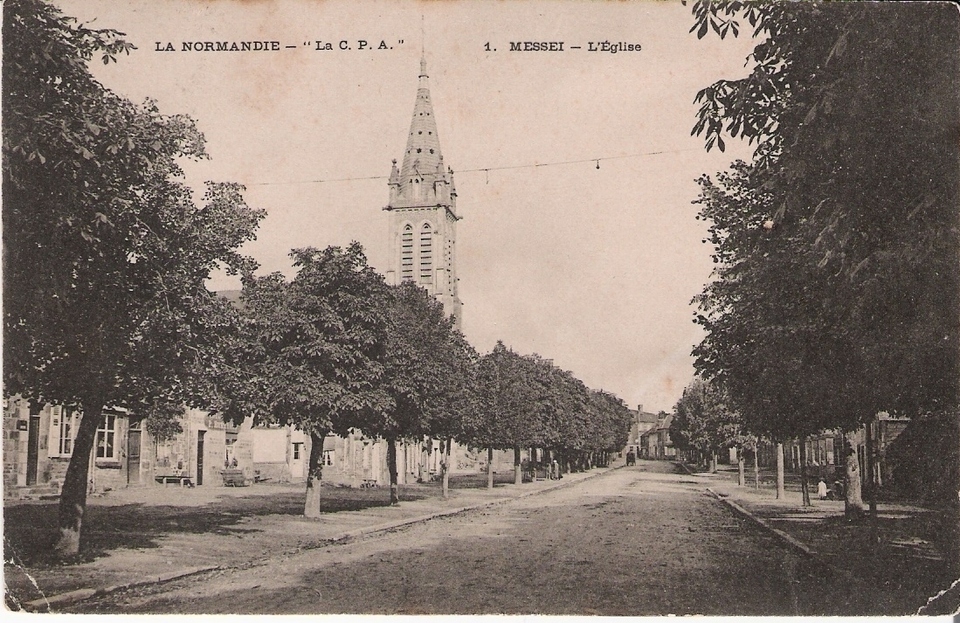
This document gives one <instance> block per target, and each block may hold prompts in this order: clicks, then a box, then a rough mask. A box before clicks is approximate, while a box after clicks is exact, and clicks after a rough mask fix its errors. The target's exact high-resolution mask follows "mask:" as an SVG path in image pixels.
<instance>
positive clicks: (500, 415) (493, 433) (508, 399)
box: [472, 342, 541, 484]
mask: <svg viewBox="0 0 960 623" xmlns="http://www.w3.org/2000/svg"><path fill="white" fill-rule="evenodd" d="M534 365H535V364H533V362H532V361H530V360H525V359H524V357H522V356H521V355H519V354H517V353H515V352H513V351H512V350H510V349H508V348H507V347H506V346H504V344H503V342H497V344H496V346H494V348H493V350H492V351H491V352H489V353H487V354H486V355H484V356H483V357H481V358H480V363H479V367H478V370H477V385H478V400H479V408H480V411H481V413H482V414H483V415H484V421H483V422H482V423H480V424H479V425H478V426H477V427H475V430H474V431H473V434H472V442H473V443H475V444H476V445H478V446H481V447H484V446H485V447H487V448H491V449H493V448H496V449H502V450H507V449H512V450H513V452H514V482H515V483H516V484H520V483H521V478H522V475H521V471H520V451H521V448H524V447H530V446H531V445H533V443H534V442H535V441H536V440H537V439H538V437H537V435H538V434H539V432H540V429H541V422H540V421H539V419H538V417H537V414H538V402H537V395H536V394H535V389H534V387H533V385H532V383H533V382H534V381H533V379H534V372H533V370H534ZM491 456H492V455H491ZM490 469H491V470H492V465H491V467H490Z"/></svg>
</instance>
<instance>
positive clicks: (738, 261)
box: [678, 0, 960, 560]
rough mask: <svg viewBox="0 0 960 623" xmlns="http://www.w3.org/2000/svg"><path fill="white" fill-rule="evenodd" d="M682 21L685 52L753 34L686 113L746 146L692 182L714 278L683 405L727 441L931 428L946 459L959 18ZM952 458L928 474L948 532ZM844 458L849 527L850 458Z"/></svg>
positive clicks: (955, 352)
mask: <svg viewBox="0 0 960 623" xmlns="http://www.w3.org/2000/svg"><path fill="white" fill-rule="evenodd" d="M693 14H694V21H695V23H694V25H693V28H692V29H691V31H696V32H697V35H698V36H699V37H703V36H706V35H707V34H708V33H710V32H713V33H715V34H717V35H719V36H720V37H724V36H726V35H727V34H732V35H734V36H736V35H737V34H738V32H739V30H740V28H741V27H746V25H747V24H749V27H750V28H751V29H752V30H753V33H754V35H755V36H756V37H757V40H758V43H757V45H756V46H755V48H754V50H753V53H752V54H751V55H750V57H749V59H748V61H749V63H750V65H751V67H750V70H749V75H748V76H747V77H745V78H742V79H737V80H721V81H718V82H716V83H714V84H712V85H710V86H708V87H706V88H705V89H703V90H702V91H701V92H700V93H699V94H698V95H697V97H696V100H697V102H699V103H700V104H701V108H700V111H699V115H698V120H697V123H696V125H695V127H694V133H695V134H699V135H702V136H704V138H705V140H706V146H707V148H708V149H710V148H712V147H714V146H716V147H718V148H719V149H721V150H722V149H724V137H728V139H729V137H740V138H744V139H747V140H748V141H749V142H751V143H752V144H755V145H756V151H755V154H754V156H753V159H752V160H751V161H750V162H743V161H738V162H735V163H733V164H732V165H731V167H730V168H729V169H728V170H727V171H724V172H722V173H720V174H718V175H717V176H715V177H710V176H703V177H702V178H701V179H700V180H699V182H700V186H701V195H700V198H699V200H698V201H697V203H699V204H700V206H701V212H700V218H701V219H703V220H705V221H706V222H707V223H708V224H709V242H710V243H711V244H712V245H713V248H714V261H715V263H716V266H717V267H716V270H715V273H714V279H713V281H712V283H710V284H708V285H707V286H706V287H705V289H704V290H703V292H702V293H701V294H700V295H699V296H698V297H697V298H696V299H695V301H696V303H698V305H699V311H698V313H697V315H696V322H697V323H699V324H700V325H701V326H702V327H703V328H704V330H705V334H706V336H705V338H704V339H703V341H702V342H701V343H700V344H699V345H698V346H697V347H696V349H695V350H694V355H695V357H696V367H697V370H698V374H699V375H700V377H702V380H701V381H697V384H699V385H697V386H699V387H702V386H704V384H706V385H709V386H711V387H713V389H711V390H710V391H715V392H716V394H717V395H719V396H722V402H723V404H724V405H725V409H726V411H727V412H728V413H730V414H735V419H736V421H737V423H738V427H737V430H736V432H735V434H734V435H733V436H734V437H735V436H736V435H743V434H750V435H756V436H760V437H764V438H766V439H769V440H771V441H773V442H774V443H779V442H782V441H785V440H788V439H803V438H805V437H806V436H808V435H811V434H815V433H817V432H819V431H822V430H827V429H831V430H839V431H842V432H844V433H850V432H852V431H854V430H857V429H859V428H860V427H861V426H862V425H863V424H865V423H868V422H870V421H871V420H872V419H873V418H874V417H875V416H876V414H877V413H879V412H882V411H886V412H889V413H893V414H898V415H903V416H907V417H913V418H916V419H917V425H923V422H925V421H928V418H930V417H937V418H940V419H944V420H945V421H947V422H949V423H950V426H949V427H948V428H949V429H950V430H952V433H951V435H952V436H953V439H954V440H955V442H957V441H960V427H958V413H960V408H958V407H960V405H958V396H960V391H958V385H960V383H958V381H960V312H958V310H960V270H958V266H957V263H958V258H960V222H958V214H960V213H958V211H957V205H958V200H960V167H958V162H960V142H958V141H957V131H956V129H957V120H958V119H960V60H958V58H957V56H956V54H949V53H944V50H956V49H957V46H958V43H960V25H958V19H957V17H958V16H957V12H956V9H955V7H953V6H950V5H937V4H916V3H903V4H901V3H889V4H887V3H885V4H876V3H812V2H811V3H807V2H784V3H768V2H760V1H751V0H746V1H742V0H722V1H720V2H716V1H707V0H699V1H697V2H695V3H694V4H693ZM744 22H745V23H744ZM696 391H698V390H696V387H693V386H692V387H691V392H696ZM681 402H683V401H681ZM681 408H685V405H684V404H681V405H678V411H679V410H680V409H681ZM919 416H924V417H923V418H919ZM708 420H709V418H708ZM726 423H727V420H726V419H724V418H720V420H719V427H718V428H717V429H716V430H714V431H712V434H713V435H714V437H716V438H723V437H725V433H724V432H722V429H723V427H724V426H726ZM866 430H867V431H868V432H869V430H870V428H869V427H868V428H867V429H866ZM728 432H729V431H728ZM690 434H692V435H693V436H695V437H696V436H697V434H698V433H696V432H691V433H690ZM727 441H728V440H724V442H723V443H726V442H727ZM871 441H872V440H870V439H869V438H868V439H867V442H868V452H867V457H868V460H869V458H870V457H871V456H872V452H871V449H870V448H869V445H870V443H871ZM951 445H952V447H953V450H952V451H951V452H948V453H946V454H945V455H944V456H938V457H936V464H937V466H938V469H939V470H940V471H941V472H942V473H945V474H946V477H945V478H943V481H944V482H950V483H953V484H952V485H950V486H949V487H947V488H945V490H944V492H943V496H942V499H943V501H944V503H945V504H947V505H949V506H950V507H951V508H952V509H954V513H953V516H952V517H953V519H952V522H951V524H952V528H951V530H954V531H956V526H957V525H958V524H960V514H958V513H960V504H958V495H957V492H958V485H957V483H960V460H958V452H957V447H958V445H960V443H953V444H951ZM801 447H803V445H801ZM845 459H846V466H847V470H846V473H847V481H848V482H847V485H848V486H847V487H846V491H847V495H848V497H847V508H848V512H849V513H850V514H851V515H855V514H858V513H860V512H861V511H862V510H863V504H862V502H861V501H860V486H859V484H860V475H859V473H858V464H857V460H856V456H855V455H854V454H853V453H852V452H851V451H850V448H849V444H848V449H847V452H846V457H845ZM867 480H868V482H867V483H866V485H867V486H868V488H867V494H868V496H869V497H870V499H871V500H872V499H873V491H872V488H870V487H869V479H867ZM955 540H956V541H957V542H958V543H960V539H955ZM954 553H955V554H957V553H960V549H958V550H957V551H955V552H954ZM955 558H957V559H958V560H960V556H955Z"/></svg>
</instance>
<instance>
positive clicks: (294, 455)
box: [290, 441, 326, 479]
mask: <svg viewBox="0 0 960 623" xmlns="http://www.w3.org/2000/svg"><path fill="white" fill-rule="evenodd" d="M292 445H293V448H292V451H291V454H290V477H291V478H295V479H300V478H303V442H301V441H294V442H293V444H292ZM323 458H324V459H326V453H324V454H323ZM324 466H326V463H324Z"/></svg>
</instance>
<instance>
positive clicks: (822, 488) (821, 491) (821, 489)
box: [817, 478, 827, 500]
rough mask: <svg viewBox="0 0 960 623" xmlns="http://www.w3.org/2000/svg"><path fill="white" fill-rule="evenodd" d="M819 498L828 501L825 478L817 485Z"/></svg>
mask: <svg viewBox="0 0 960 623" xmlns="http://www.w3.org/2000/svg"><path fill="white" fill-rule="evenodd" d="M817 497H818V498H820V499H821V500H826V499H827V483H825V482H824V481H823V478H821V479H820V482H818V483H817Z"/></svg>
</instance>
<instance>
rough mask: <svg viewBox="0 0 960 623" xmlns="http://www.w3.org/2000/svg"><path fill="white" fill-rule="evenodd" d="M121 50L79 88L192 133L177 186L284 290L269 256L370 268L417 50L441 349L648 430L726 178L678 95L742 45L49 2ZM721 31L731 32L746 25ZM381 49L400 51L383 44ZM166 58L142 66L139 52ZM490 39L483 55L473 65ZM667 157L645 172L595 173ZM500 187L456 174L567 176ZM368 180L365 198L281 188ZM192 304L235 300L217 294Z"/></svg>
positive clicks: (335, 12) (275, 260) (188, 1)
mask: <svg viewBox="0 0 960 623" xmlns="http://www.w3.org/2000/svg"><path fill="white" fill-rule="evenodd" d="M56 3H57V4H58V5H59V6H60V7H61V8H62V9H63V10H64V12H65V13H66V14H68V15H73V16H76V17H78V18H80V19H81V21H88V20H91V19H94V18H96V21H95V22H93V24H92V26H93V27H99V28H114V29H117V30H120V31H122V32H125V33H127V39H128V40H129V41H131V42H132V43H134V44H135V45H137V46H138V48H139V49H138V50H136V51H135V52H134V53H133V54H132V55H131V56H130V57H123V58H121V59H120V60H119V63H118V64H111V65H110V66H108V67H104V66H103V65H102V64H100V63H99V61H97V62H96V63H94V66H93V70H94V71H95V73H96V74H97V75H98V76H99V77H100V79H101V80H102V81H103V82H104V84H106V85H107V86H108V87H110V88H112V89H114V90H115V91H117V92H119V93H121V94H123V95H125V96H127V97H129V98H131V99H133V100H134V101H142V100H143V99H145V98H147V97H151V98H153V99H156V100H157V101H158V103H159V106H160V109H161V111H162V112H164V113H166V114H175V113H186V114H189V115H191V116H192V117H194V118H195V119H196V120H197V122H198V124H199V126H200V129H201V130H202V131H203V132H204V134H205V135H206V138H207V144H208V151H209V153H210V155H211V159H210V160H209V161H204V162H202V163H199V164H197V165H192V164H191V165H190V167H189V168H188V174H189V179H190V181H191V183H197V184H199V183H200V182H202V181H203V180H206V179H212V180H217V181H237V182H240V183H243V184H245V185H246V186H247V193H246V199H247V202H248V203H249V204H250V205H251V206H254V207H258V208H264V209H266V210H267V213H268V216H267V217H266V219H265V220H264V221H263V223H262V225H261V228H260V231H259V235H258V239H257V240H256V241H255V242H253V243H251V244H250V245H248V246H247V247H246V248H245V251H246V252H247V253H249V254H250V255H252V256H254V257H255V258H256V259H257V260H258V261H259V262H260V264H261V266H262V270H263V272H271V271H275V270H281V271H284V272H285V273H287V274H288V275H289V274H291V269H290V263H289V259H288V257H287V253H288V252H289V251H290V249H292V248H295V247H301V246H308V245H312V246H316V247H324V246H327V245H331V244H335V245H345V244H348V243H349V242H350V241H351V240H358V241H359V242H360V243H361V244H363V246H364V248H365V249H366V251H367V254H368V257H369V260H370V262H371V264H372V265H374V266H376V267H377V268H378V269H380V270H385V267H386V256H385V247H386V243H387V217H386V214H385V213H384V212H383V211H382V210H381V208H382V207H383V206H384V205H385V204H386V201H387V185H386V179H385V178H386V176H387V175H388V174H389V171H390V161H391V159H393V158H396V159H398V160H402V156H403V150H404V146H405V144H406V135H407V132H408V128H409V124H410V115H411V112H412V110H413V103H414V97H415V95H416V88H417V74H418V73H419V57H420V46H421V19H422V24H423V26H422V31H423V32H424V33H425V42H426V57H427V73H428V74H429V75H430V85H431V96H432V99H433V104H434V111H435V114H436V118H437V124H438V131H439V136H440V145H441V148H442V151H443V155H444V161H445V162H446V164H447V165H449V166H451V167H452V168H453V169H454V171H460V172H459V173H457V174H456V183H457V190H458V193H459V197H458V212H459V213H460V215H461V216H462V217H463V220H462V221H460V222H459V224H458V233H457V236H458V258H457V262H458V273H459V277H460V297H461V299H462V300H463V303H464V308H463V331H464V333H465V334H466V336H467V338H468V339H469V340H470V342H471V343H472V344H473V345H474V346H475V347H476V348H477V349H478V350H479V351H480V352H487V351H489V350H490V349H491V348H492V347H493V345H494V344H495V343H496V340H498V339H501V340H503V341H504V342H505V343H506V344H507V345H509V346H511V347H513V348H514V349H515V350H517V351H520V352H522V353H530V352H537V353H539V354H540V355H542V356H544V357H548V358H552V359H553V360H554V362H555V363H556V364H557V365H559V366H561V367H563V368H565V369H568V370H571V371H573V373H574V374H576V375H577V376H578V377H579V378H580V379H582V380H583V381H584V382H585V383H586V384H587V385H589V386H590V387H593V388H596V389H601V388H602V389H605V390H608V391H612V392H615V393H616V394H617V395H619V396H620V397H621V398H623V399H624V400H626V402H627V403H628V404H629V405H630V406H632V407H634V408H635V407H636V406H637V405H638V404H641V403H642V404H643V406H644V409H645V410H647V411H657V410H659V409H664V410H670V408H671V407H672V406H673V404H674V403H675V402H676V400H677V398H678V397H679V396H680V393H681V391H682V389H683V387H684V386H685V385H686V383H687V382H688V381H689V380H690V378H691V377H692V374H693V366H692V358H691V357H690V350H691V348H692V346H693V345H694V344H696V343H697V342H698V341H699V339H700V335H701V333H700V330H699V328H698V327H697V326H696V325H694V324H693V322H692V311H693V310H692V307H691V306H690V299H691V298H692V297H693V296H694V295H695V294H697V293H698V292H699V291H700V289H701V287H702V285H703V284H704V283H705V282H706V280H707V279H708V277H709V274H710V270H711V266H712V264H711V261H710V258H709V247H708V246H707V245H705V244H703V243H702V242H701V240H702V238H704V236H705V234H706V227H705V225H704V224H703V223H701V222H699V221H696V220H695V219H694V216H695V214H696V212H697V210H696V206H693V205H691V203H690V202H691V200H693V199H695V198H696V196H697V185H696V184H695V183H694V180H695V178H697V177H698V176H699V175H700V174H701V173H710V174H713V173H715V172H717V171H719V170H722V169H724V168H725V167H726V166H727V165H728V164H729V162H730V161H732V160H733V159H734V158H735V157H747V156H748V155H749V151H748V150H747V148H746V147H745V146H743V145H739V144H735V145H729V144H728V147H727V152H726V154H722V153H719V152H717V151H714V152H711V153H710V154H707V153H705V151H704V149H703V140H702V139H701V138H697V137H691V136H690V130H691V128H692V126H693V123H694V115H695V112H696V106H695V105H694V104H693V98H694V95H695V94H696V92H697V91H698V90H699V89H701V88H703V87H705V86H707V85H708V84H710V83H712V82H714V81H715V80H717V79H720V78H738V77H741V76H742V75H744V74H745V72H746V69H745V68H744V62H745V57H746V55H747V53H748V52H749V51H750V49H751V48H752V42H751V41H750V40H749V39H748V38H746V37H744V38H741V39H739V40H736V39H734V40H726V41H722V42H721V41H720V40H719V39H718V38H716V37H707V38H706V39H704V40H698V39H697V38H696V36H695V35H694V34H689V33H688V32H687V31H688V30H689V29H690V26H691V25H692V17H691V14H690V7H689V6H687V7H684V6H682V5H681V4H680V3H679V2H670V3H667V2H654V1H648V2H636V3H626V2H617V3H614V2H606V3H601V2H585V1H570V0H554V1H550V2H516V3H504V2H497V3H493V2H490V3H485V2H479V1H474V2H467V1H463V2H455V1H451V2H442V3H427V2H405V3H394V2H389V3H388V2H361V3H347V2H340V1H337V0H329V1H321V0H316V1H294V0H260V1H257V0H247V1H239V0H233V1H231V0H218V1H216V2H214V1H212V0H206V1H201V0H165V1H163V2H156V1H155V0H135V1H130V0H57V2H56ZM743 30H748V28H744V29H743ZM317 39H320V40H324V41H332V42H333V43H334V47H337V44H338V42H339V41H340V40H342V39H346V40H349V42H350V45H351V46H354V47H356V40H358V39H366V40H368V41H370V42H375V43H377V44H378V43H379V41H380V40H381V39H383V40H385V41H386V42H387V44H388V45H392V46H393V49H392V50H386V51H370V50H366V51H358V50H356V49H354V50H351V51H339V50H337V51H333V52H317V51H314V50H313V49H312V48H313V44H311V46H310V47H302V46H301V47H298V48H297V49H290V50H287V49H284V50H282V51H280V52H259V53H253V52H247V53H224V52H220V53H215V52H213V53H211V52H207V53H191V52H181V51H179V50H180V48H181V42H182V41H206V40H212V41H245V40H279V41H280V42H281V46H284V45H300V44H302V43H303V42H305V41H310V42H313V41H315V40H317ZM399 40H403V41H404V43H403V44H400V43H399ZM604 40H610V41H624V42H630V43H640V44H641V45H642V46H643V49H642V51H641V52H639V53H635V52H621V53H617V54H610V53H602V52H592V53H591V52H587V51H585V49H584V50H580V51H577V50H568V51H565V52H562V53H543V52H526V53H523V52H509V51H508V47H509V46H508V42H510V41H564V42H566V43H565V46H564V47H565V48H567V49H569V47H570V46H571V45H582V46H584V48H586V46H587V42H588V41H604ZM158 41H159V42H164V44H165V43H166V42H167V41H169V42H172V43H173V45H174V47H175V48H176V49H177V50H178V51H177V52H157V51H155V49H154V48H155V42H158ZM486 42H490V45H491V46H492V47H495V48H497V50H498V51H497V52H487V51H485V50H484V44H485V43H486ZM649 152H667V153H662V154H658V155H646V156H640V157H630V158H618V159H611V160H605V159H604V158H611V157H614V158H615V157H618V156H626V155H632V154H645V153H649ZM595 158H599V159H600V169H599V170H598V169H597V168H596V163H595V162H588V163H580V164H569V165H559V166H542V167H537V168H520V169H512V170H507V171H491V172H489V173H484V172H472V173H471V172H467V170H469V169H480V168H495V167H503V166H513V165H532V164H542V163H552V162H565V161H571V160H585V159H595ZM371 176H380V177H382V178H383V179H374V180H362V181H351V182H329V183H319V184H318V183H289V182H301V181H305V180H317V179H337V178H354V177H371ZM211 287H213V288H214V289H225V288H234V287H238V284H237V283H236V282H235V281H231V280H229V279H226V278H225V277H218V278H216V279H214V280H213V282H212V284H211Z"/></svg>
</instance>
